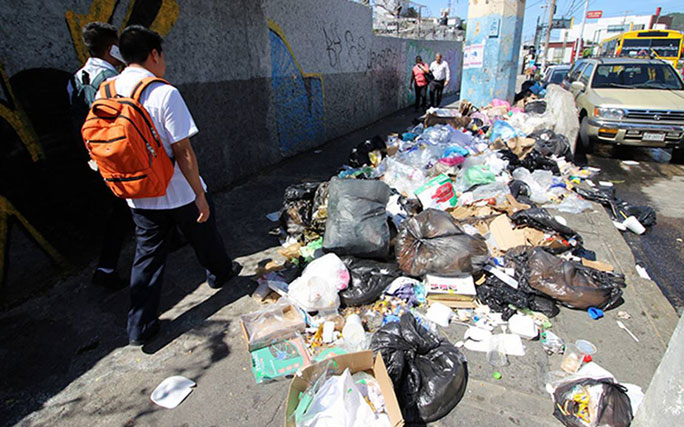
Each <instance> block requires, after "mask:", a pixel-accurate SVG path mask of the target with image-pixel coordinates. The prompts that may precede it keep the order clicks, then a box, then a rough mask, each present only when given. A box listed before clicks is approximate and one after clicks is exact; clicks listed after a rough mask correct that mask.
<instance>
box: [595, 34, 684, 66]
mask: <svg viewBox="0 0 684 427" xmlns="http://www.w3.org/2000/svg"><path fill="white" fill-rule="evenodd" d="M683 37H684V35H683V34H682V33H680V32H679V31H675V30H640V31H627V32H625V33H622V34H618V35H616V36H613V37H611V38H608V39H605V40H603V41H602V42H601V43H599V54H598V56H610V57H614V56H626V57H630V58H657V59H663V60H665V61H670V62H671V63H672V65H673V66H674V67H675V68H677V65H678V64H679V59H680V58H681V56H682V50H683V49H684V46H683V43H682V38H683Z"/></svg>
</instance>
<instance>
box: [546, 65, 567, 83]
mask: <svg viewBox="0 0 684 427" xmlns="http://www.w3.org/2000/svg"><path fill="white" fill-rule="evenodd" d="M567 74H568V70H567V69H566V68H561V69H560V70H556V71H554V72H553V74H551V78H550V79H549V82H551V83H556V84H560V83H561V82H562V81H563V79H564V78H565V76H566V75H567Z"/></svg>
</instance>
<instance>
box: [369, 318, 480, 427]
mask: <svg viewBox="0 0 684 427" xmlns="http://www.w3.org/2000/svg"><path fill="white" fill-rule="evenodd" d="M371 349H372V350H373V351H380V352H381V354H382V359H383V361H384V362H385V366H387V373H388V374H389V376H390V378H391V379H392V383H393V384H394V390H395V392H396V395H397V400H398V401H399V406H400V407H401V412H402V414H403V416H404V419H405V421H406V422H407V423H428V422H433V421H437V420H438V419H440V418H442V417H444V416H445V415H447V414H448V413H449V412H451V410H452V409H454V407H456V405H457V404H458V402H460V401H461V398H462V397H463V394H464V393H465V390H466V385H467V383H468V366H467V363H466V358H465V356H464V355H463V354H462V353H461V352H460V351H459V350H458V349H457V348H456V347H455V346H454V345H452V344H451V343H450V342H449V341H446V340H442V339H439V338H438V337H436V336H435V335H433V334H432V333H430V332H429V331H427V330H425V329H423V328H422V327H421V326H418V325H417V324H416V319H415V318H414V317H413V315H412V314H410V313H404V314H403V315H402V316H401V319H400V321H399V322H393V323H388V324H386V325H385V326H383V327H382V328H380V329H379V330H378V331H377V332H376V333H375V334H373V338H372V339H371Z"/></svg>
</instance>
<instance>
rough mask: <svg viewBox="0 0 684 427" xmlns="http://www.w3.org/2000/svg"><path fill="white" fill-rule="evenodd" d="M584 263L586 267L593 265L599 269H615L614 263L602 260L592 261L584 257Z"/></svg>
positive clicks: (608, 270) (609, 270) (592, 266)
mask: <svg viewBox="0 0 684 427" xmlns="http://www.w3.org/2000/svg"><path fill="white" fill-rule="evenodd" d="M582 265H583V266H585V267H591V268H594V269H596V270H599V271H607V272H612V271H613V270H615V269H614V268H613V266H612V265H610V264H608V263H605V262H601V261H591V260H588V259H586V258H582Z"/></svg>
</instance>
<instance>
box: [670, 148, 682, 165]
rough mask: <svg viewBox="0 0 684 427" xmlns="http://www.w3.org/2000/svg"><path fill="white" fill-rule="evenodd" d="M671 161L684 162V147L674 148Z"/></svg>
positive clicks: (679, 163)
mask: <svg viewBox="0 0 684 427" xmlns="http://www.w3.org/2000/svg"><path fill="white" fill-rule="evenodd" d="M670 163H675V164H678V165H681V164H684V147H680V148H673V149H672V158H670Z"/></svg>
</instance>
